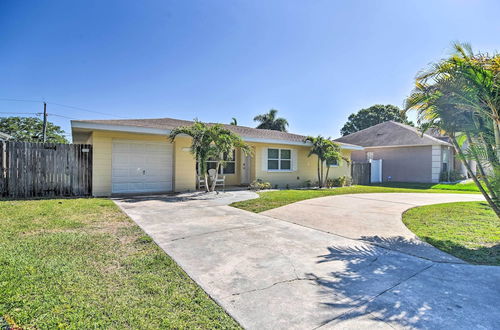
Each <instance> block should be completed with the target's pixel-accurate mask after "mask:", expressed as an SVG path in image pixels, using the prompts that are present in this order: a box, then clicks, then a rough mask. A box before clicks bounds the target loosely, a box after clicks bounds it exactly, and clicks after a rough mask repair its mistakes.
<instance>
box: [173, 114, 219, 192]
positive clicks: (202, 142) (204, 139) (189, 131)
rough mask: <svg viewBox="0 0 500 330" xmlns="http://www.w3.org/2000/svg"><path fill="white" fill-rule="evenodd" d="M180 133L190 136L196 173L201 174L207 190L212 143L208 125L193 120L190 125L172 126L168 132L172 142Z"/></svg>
mask: <svg viewBox="0 0 500 330" xmlns="http://www.w3.org/2000/svg"><path fill="white" fill-rule="evenodd" d="M180 134H185V135H188V136H190V137H191V153H192V154H193V155H194V156H195V159H196V162H197V163H198V175H201V174H203V177H204V181H205V189H206V191H207V192H208V191H209V186H208V176H207V161H208V159H209V158H210V154H211V147H210V145H211V143H212V136H211V134H210V133H209V127H208V126H207V125H206V124H204V123H202V122H200V121H198V120H195V121H194V124H193V125H191V126H182V127H176V128H174V129H173V130H172V131H171V132H170V136H169V137H170V141H172V142H173V141H174V140H175V138H176V137H177V136H178V135H180Z"/></svg>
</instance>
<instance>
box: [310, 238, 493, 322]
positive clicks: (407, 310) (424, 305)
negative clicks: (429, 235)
mask: <svg viewBox="0 0 500 330" xmlns="http://www.w3.org/2000/svg"><path fill="white" fill-rule="evenodd" d="M373 239H375V238H373ZM378 239H380V238H378ZM395 242H396V243H398V244H399V243H400V242H399V241H398V240H396V241H395ZM386 243H389V242H386ZM381 250H383V249H380V248H379V247H376V246H369V245H366V246H358V247H345V246H343V247H336V246H330V247H328V253H327V254H324V255H321V256H318V259H319V260H318V261H317V263H328V262H333V261H343V262H344V263H345V265H346V266H345V267H346V268H345V271H342V272H332V273H330V274H329V276H328V277H316V276H315V275H314V274H308V277H309V278H310V279H311V280H313V281H314V282H315V283H316V284H317V285H318V286H319V287H320V291H321V294H324V295H327V296H328V297H331V301H330V302H326V303H323V305H324V307H327V308H331V309H332V310H334V311H335V310H340V311H344V312H343V313H341V314H340V315H339V314H333V315H334V316H333V317H332V318H331V319H328V320H325V321H324V322H323V325H325V324H328V326H340V327H349V326H355V327H359V326H360V325H362V324H365V323H362V322H368V323H366V324H369V325H370V326H371V325H374V324H376V323H380V324H382V323H381V322H384V323H385V324H384V325H385V326H387V325H389V326H391V327H396V328H398V327H405V328H406V327H410V328H450V329H451V328H452V329H471V328H477V327H481V326H482V327H484V328H495V327H496V326H498V324H500V315H499V314H498V308H500V286H499V285H498V283H500V267H489V266H474V265H467V264H451V263H434V262H431V261H428V260H424V259H421V258H416V257H412V256H409V255H405V254H401V253H397V252H393V251H389V250H387V249H386V250H383V251H381Z"/></svg>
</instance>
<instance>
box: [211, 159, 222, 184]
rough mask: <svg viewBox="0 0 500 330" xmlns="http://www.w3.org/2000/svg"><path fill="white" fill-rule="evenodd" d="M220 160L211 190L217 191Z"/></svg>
mask: <svg viewBox="0 0 500 330" xmlns="http://www.w3.org/2000/svg"><path fill="white" fill-rule="evenodd" d="M219 169H220V162H217V165H216V166H215V176H214V177H213V178H212V187H211V188H210V191H215V186H216V185H217V178H218V177H219Z"/></svg>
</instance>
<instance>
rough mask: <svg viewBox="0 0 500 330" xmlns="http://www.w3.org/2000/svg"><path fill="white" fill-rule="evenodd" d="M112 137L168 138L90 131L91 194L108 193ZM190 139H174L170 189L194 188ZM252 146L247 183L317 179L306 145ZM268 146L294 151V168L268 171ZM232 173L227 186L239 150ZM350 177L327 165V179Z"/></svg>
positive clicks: (235, 180) (345, 169)
mask: <svg viewBox="0 0 500 330" xmlns="http://www.w3.org/2000/svg"><path fill="white" fill-rule="evenodd" d="M113 139H125V140H139V141H156V142H160V141H163V142H165V141H168V138H167V137H166V136H164V135H154V134H138V133H124V132H114V131H93V132H92V134H91V135H90V137H89V138H88V139H87V140H86V141H85V143H89V142H90V143H92V144H93V154H94V156H93V178H92V185H93V195H94V196H109V195H111V186H112V185H111V180H112V163H111V162H112V146H113ZM80 143H81V142H80ZM190 145H191V139H190V138H189V137H177V138H176V139H175V142H174V148H173V150H174V155H173V177H174V179H173V189H174V191H176V192H182V191H193V190H195V189H196V161H195V159H194V157H193V155H192V154H191V152H190ZM249 145H250V146H251V147H252V150H253V153H252V159H251V168H250V182H251V181H253V180H255V179H257V178H260V179H262V180H264V181H268V182H270V183H271V184H272V185H273V186H275V185H278V186H279V187H286V186H287V185H288V186H289V187H302V186H306V182H307V181H308V180H309V181H310V182H311V183H314V182H316V181H317V180H318V179H317V167H316V166H317V158H316V157H315V156H311V157H307V155H308V153H309V148H310V147H306V146H294V145H285V144H264V143H249ZM267 148H282V149H292V150H294V155H295V159H296V169H295V170H293V171H288V172H272V171H267V168H264V167H263V161H264V160H263V152H264V151H267ZM342 153H343V155H344V156H345V157H347V158H348V159H350V157H351V151H350V150H342ZM235 161H236V163H235V167H236V171H235V173H234V174H225V176H226V185H239V184H240V178H241V171H242V168H241V151H240V150H237V151H236V155H235ZM343 175H345V176H350V166H349V164H348V163H346V162H344V161H342V162H341V163H340V165H339V166H335V167H331V168H330V174H329V177H330V178H335V177H339V176H343Z"/></svg>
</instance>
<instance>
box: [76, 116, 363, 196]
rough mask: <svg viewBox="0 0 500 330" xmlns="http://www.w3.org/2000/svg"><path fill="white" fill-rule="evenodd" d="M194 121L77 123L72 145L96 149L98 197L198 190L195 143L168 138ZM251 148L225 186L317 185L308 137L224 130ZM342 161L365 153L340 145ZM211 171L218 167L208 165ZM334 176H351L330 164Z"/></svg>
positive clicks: (229, 170) (232, 167)
mask: <svg viewBox="0 0 500 330" xmlns="http://www.w3.org/2000/svg"><path fill="white" fill-rule="evenodd" d="M192 124H193V122H192V121H187V120H178V119H172V118H159V119H130V120H74V121H72V122H71V127H72V135H73V142H74V143H89V144H92V145H93V177H92V189H93V195H94V196H109V195H112V194H135V193H159V192H171V191H174V192H182V191H193V190H195V189H196V161H195V159H194V157H193V155H192V154H191V152H190V145H191V138H189V137H187V136H179V137H177V138H176V139H175V141H174V142H170V140H169V138H168V135H169V133H170V132H171V130H172V129H173V128H175V127H179V126H189V125H192ZM224 127H226V128H227V129H229V130H231V131H232V132H234V133H236V134H238V135H239V136H241V138H242V139H243V140H244V141H245V142H246V143H247V144H249V145H250V146H251V148H252V151H253V152H252V156H245V155H244V154H243V153H242V152H240V150H235V151H234V157H233V160H232V161H230V162H228V163H227V165H226V167H225V168H224V169H222V173H221V174H222V175H224V176H225V179H226V186H227V185H235V186H240V185H243V186H244V185H248V184H250V183H251V182H252V181H254V180H255V179H262V180H264V181H268V182H270V183H271V184H272V185H273V186H275V185H277V186H278V187H287V186H288V187H300V186H306V185H307V182H308V181H309V182H311V183H314V182H316V181H317V174H316V173H317V172H316V166H317V161H316V160H317V159H316V158H315V156H311V157H307V155H308V153H309V150H310V148H311V145H310V144H309V143H305V142H303V140H304V138H305V136H302V135H297V134H292V133H286V132H279V131H273V130H266V129H256V128H250V127H244V126H233V125H224ZM340 145H341V147H342V152H343V154H344V156H346V157H347V158H350V156H351V152H352V151H355V150H358V151H360V150H362V149H363V148H362V147H360V146H355V145H351V144H348V143H340ZM208 165H209V168H210V167H212V166H213V165H214V164H212V163H210V162H209V164H208ZM332 167H333V168H332V169H331V170H330V173H332V174H331V177H339V176H343V175H346V176H349V175H350V167H349V164H347V163H346V162H341V163H340V164H339V165H332Z"/></svg>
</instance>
